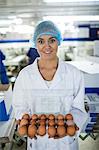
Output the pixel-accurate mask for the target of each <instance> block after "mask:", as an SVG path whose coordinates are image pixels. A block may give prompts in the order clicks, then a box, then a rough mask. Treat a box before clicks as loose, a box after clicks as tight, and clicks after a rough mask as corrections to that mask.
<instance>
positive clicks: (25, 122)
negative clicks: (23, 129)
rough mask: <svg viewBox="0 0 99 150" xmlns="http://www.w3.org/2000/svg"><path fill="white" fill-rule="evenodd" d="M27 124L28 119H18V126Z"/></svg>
mask: <svg viewBox="0 0 99 150" xmlns="http://www.w3.org/2000/svg"><path fill="white" fill-rule="evenodd" d="M28 124H29V121H28V120H27V119H22V120H21V121H20V126H24V125H28Z"/></svg>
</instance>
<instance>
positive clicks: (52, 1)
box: [44, 0, 99, 3]
mask: <svg viewBox="0 0 99 150" xmlns="http://www.w3.org/2000/svg"><path fill="white" fill-rule="evenodd" d="M98 1H99V0H44V2H46V3H56V2H61V3H62V2H64V3H67V2H72V3H74V2H98Z"/></svg>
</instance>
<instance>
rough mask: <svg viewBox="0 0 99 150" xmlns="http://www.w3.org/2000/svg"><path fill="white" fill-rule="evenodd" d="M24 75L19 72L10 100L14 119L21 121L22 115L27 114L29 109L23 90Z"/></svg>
mask: <svg viewBox="0 0 99 150" xmlns="http://www.w3.org/2000/svg"><path fill="white" fill-rule="evenodd" d="M25 77H26V75H25V73H23V72H20V73H19V75H18V77H17V79H16V82H15V85H14V90H13V98H12V106H13V111H14V115H15V118H16V119H17V120H18V119H21V117H22V115H23V114H24V113H29V108H28V104H27V101H28V99H27V101H26V93H27V92H26V90H25V87H26V85H25Z"/></svg>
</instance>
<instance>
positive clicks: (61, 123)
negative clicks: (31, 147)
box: [57, 120, 65, 126]
mask: <svg viewBox="0 0 99 150" xmlns="http://www.w3.org/2000/svg"><path fill="white" fill-rule="evenodd" d="M64 124H65V123H64V120H58V121H57V125H59V126H64Z"/></svg>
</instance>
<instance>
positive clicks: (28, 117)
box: [22, 114, 30, 120]
mask: <svg viewBox="0 0 99 150" xmlns="http://www.w3.org/2000/svg"><path fill="white" fill-rule="evenodd" d="M22 119H27V120H29V119H30V116H29V114H24V115H23V116H22Z"/></svg>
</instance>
